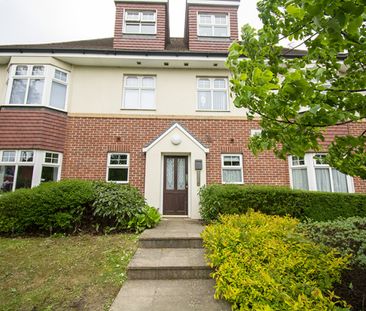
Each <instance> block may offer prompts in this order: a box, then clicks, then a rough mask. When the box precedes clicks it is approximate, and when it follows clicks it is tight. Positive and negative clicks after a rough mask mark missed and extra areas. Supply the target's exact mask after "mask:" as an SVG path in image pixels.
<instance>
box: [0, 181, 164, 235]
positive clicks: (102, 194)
mask: <svg viewBox="0 0 366 311" xmlns="http://www.w3.org/2000/svg"><path fill="white" fill-rule="evenodd" d="M159 221H160V216H159V213H158V212H157V211H156V210H155V209H153V208H152V207H148V206H145V200H144V198H143V197H142V195H141V193H140V192H139V191H138V190H137V189H136V188H134V187H132V186H128V185H123V186H122V185H118V184H112V183H107V182H91V181H83V180H63V181H60V182H49V183H44V184H41V185H40V186H38V187H35V188H32V189H19V190H16V191H15V192H10V193H5V194H3V195H1V196H0V233H5V234H11V233H22V234H24V233H26V234H27V233H51V234H52V233H74V232H77V231H79V230H85V231H88V232H90V231H97V232H98V231H104V232H105V233H108V232H112V231H116V230H117V231H120V230H125V229H131V230H136V231H137V232H141V231H143V230H144V229H145V228H151V227H153V226H155V225H156V224H157V223H158V222H159Z"/></svg>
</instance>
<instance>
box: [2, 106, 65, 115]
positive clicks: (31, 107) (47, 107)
mask: <svg viewBox="0 0 366 311" xmlns="http://www.w3.org/2000/svg"><path fill="white" fill-rule="evenodd" d="M4 108H6V109H8V108H10V109H11V108H16V109H19V108H22V109H33V108H38V109H39V108H45V109H49V110H55V111H59V112H63V113H67V111H66V110H64V109H59V108H54V107H50V106H44V105H14V104H3V105H0V110H1V109H4Z"/></svg>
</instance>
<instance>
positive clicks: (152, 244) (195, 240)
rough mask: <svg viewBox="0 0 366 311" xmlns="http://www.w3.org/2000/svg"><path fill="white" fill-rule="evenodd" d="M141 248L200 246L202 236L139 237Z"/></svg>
mask: <svg viewBox="0 0 366 311" xmlns="http://www.w3.org/2000/svg"><path fill="white" fill-rule="evenodd" d="M139 245H140V247H141V248H202V247H203V246H202V238H201V237H200V236H199V235H197V236H192V237H176V238H172V237H141V238H140V244H139Z"/></svg>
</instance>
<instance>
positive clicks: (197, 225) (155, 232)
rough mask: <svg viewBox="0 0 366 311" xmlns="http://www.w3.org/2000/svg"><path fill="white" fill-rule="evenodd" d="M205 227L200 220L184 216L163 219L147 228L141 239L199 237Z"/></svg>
mask: <svg viewBox="0 0 366 311" xmlns="http://www.w3.org/2000/svg"><path fill="white" fill-rule="evenodd" d="M203 228H204V227H203V226H202V224H201V222H200V221H198V220H192V219H182V218H177V219H174V218H169V219H162V221H161V222H160V224H159V225H158V226H157V227H155V228H153V229H148V230H145V231H144V232H143V233H142V234H141V236H140V240H141V239H142V240H143V239H152V238H156V239H159V238H188V237H196V238H199V237H200V234H201V232H202V230H203Z"/></svg>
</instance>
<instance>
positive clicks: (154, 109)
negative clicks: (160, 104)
mask: <svg viewBox="0 0 366 311" xmlns="http://www.w3.org/2000/svg"><path fill="white" fill-rule="evenodd" d="M120 110H121V111H124V110H127V111H156V108H152V109H144V108H121V109H120Z"/></svg>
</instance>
